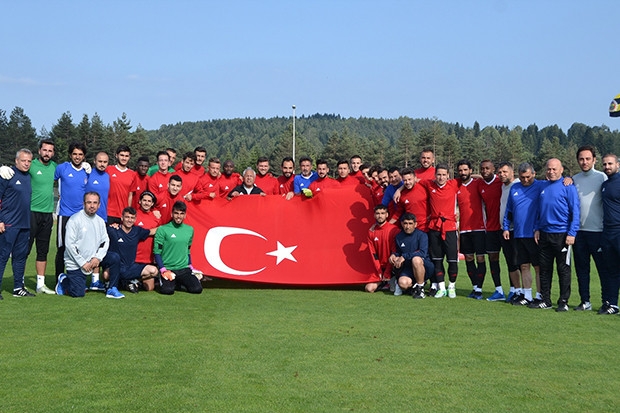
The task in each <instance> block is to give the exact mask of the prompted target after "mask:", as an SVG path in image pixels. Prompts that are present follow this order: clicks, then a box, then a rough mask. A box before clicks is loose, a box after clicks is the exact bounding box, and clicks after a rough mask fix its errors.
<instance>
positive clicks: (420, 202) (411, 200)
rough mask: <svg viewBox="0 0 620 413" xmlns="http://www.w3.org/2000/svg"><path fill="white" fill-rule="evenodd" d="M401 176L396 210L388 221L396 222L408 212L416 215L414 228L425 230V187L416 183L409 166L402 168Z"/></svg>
mask: <svg viewBox="0 0 620 413" xmlns="http://www.w3.org/2000/svg"><path fill="white" fill-rule="evenodd" d="M402 177H403V186H402V189H401V192H400V197H399V199H398V203H397V204H396V212H395V213H394V215H392V218H391V219H390V223H392V224H396V223H397V222H398V220H399V219H400V217H401V216H402V215H403V214H404V213H406V212H409V213H411V214H413V215H415V216H416V229H418V230H420V231H422V232H427V231H428V222H427V221H428V193H427V192H426V188H424V186H422V185H419V184H418V183H417V182H418V180H417V179H416V175H415V172H414V170H413V169H411V168H404V169H403V170H402ZM418 217H419V218H418Z"/></svg>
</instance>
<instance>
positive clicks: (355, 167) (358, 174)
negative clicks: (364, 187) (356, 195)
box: [349, 155, 366, 184]
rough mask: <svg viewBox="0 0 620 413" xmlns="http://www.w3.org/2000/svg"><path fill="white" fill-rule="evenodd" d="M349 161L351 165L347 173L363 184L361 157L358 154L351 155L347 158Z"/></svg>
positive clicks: (364, 179) (364, 181)
mask: <svg viewBox="0 0 620 413" xmlns="http://www.w3.org/2000/svg"><path fill="white" fill-rule="evenodd" d="M349 163H350V165H351V172H350V173H349V175H350V176H351V177H352V178H355V179H357V180H358V181H359V183H360V184H365V183H366V177H364V173H363V171H362V157H361V156H359V155H353V156H352V157H351V159H349Z"/></svg>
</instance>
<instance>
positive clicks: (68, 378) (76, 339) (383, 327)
mask: <svg viewBox="0 0 620 413" xmlns="http://www.w3.org/2000/svg"><path fill="white" fill-rule="evenodd" d="M51 256H52V255H50V257H51ZM28 268H29V270H28V274H31V275H30V276H28V277H27V280H26V285H27V287H28V288H30V289H31V290H33V289H34V285H35V280H34V276H32V274H34V271H33V263H29V267H28ZM460 271H461V272H460V274H461V275H460V280H459V281H458V282H457V287H458V294H459V296H458V297H457V298H456V299H454V300H450V299H448V298H444V299H441V300H438V299H434V298H426V299H425V300H415V301H414V300H412V299H411V297H409V296H402V297H394V296H391V295H386V294H383V293H375V294H367V293H364V292H362V288H356V287H346V288H340V289H314V290H306V289H286V288H269V287H265V286H255V285H248V284H240V283H232V282H227V281H217V280H216V281H213V282H212V283H210V285H209V287H208V288H207V289H206V290H205V291H204V292H203V294H202V295H199V296H192V295H189V294H186V293H176V294H175V295H174V296H171V297H167V296H161V295H159V294H157V293H154V292H151V293H146V292H141V293H140V294H138V295H131V294H129V293H126V295H127V297H126V298H125V299H123V300H111V299H106V298H105V296H104V295H103V294H102V293H92V292H91V293H87V295H86V297H85V298H83V299H72V298H69V297H58V296H44V295H39V296H37V297H36V298H32V299H29V298H14V297H12V296H11V294H10V291H11V289H12V285H13V284H12V282H13V280H12V277H11V275H12V272H11V270H10V268H7V274H6V276H5V280H4V283H3V286H2V287H3V289H2V291H3V295H4V297H5V299H4V301H2V302H0V323H1V324H0V325H1V326H2V332H1V337H2V339H1V345H2V350H1V354H0V381H1V386H0V387H1V390H0V411H2V412H67V411H97V412H99V411H114V412H118V411H137V412H140V411H144V412H152V411H169V412H181V411H185V412H190V411H192V412H193V411H196V412H198V411H212V412H220V411H230V412H245V411H248V412H275V411H277V412H308V411H318V412H322V411H385V412H390V411H391V412H393V411H399V412H400V411H455V410H457V411H500V410H507V411H552V412H573V411H574V412H577V411H589V412H608V411H616V410H617V409H618V405H619V404H620V402H619V400H620V399H619V398H618V394H617V393H616V392H617V389H618V386H619V385H620V380H619V379H618V367H619V366H620V358H619V357H618V351H617V346H618V342H619V341H620V317H618V316H598V315H597V314H596V311H591V312H586V313H578V312H575V311H572V310H571V311H570V312H569V313H556V312H555V311H546V310H531V309H528V308H515V307H513V306H510V305H508V304H503V303H491V302H487V301H486V300H485V301H475V300H471V299H467V298H465V296H466V295H467V294H468V293H469V290H470V289H469V280H468V279H467V276H466V275H465V269H464V265H462V266H461V268H460ZM48 273H51V270H50V269H48ZM595 278H596V276H595ZM52 280H53V276H48V285H50V286H51V285H52V284H53V281H52ZM503 280H505V281H506V282H507V275H506V274H505V273H504V274H503ZM485 284H486V289H485V296H488V295H489V294H490V292H491V291H490V290H491V289H492V287H491V285H492V282H491V280H490V279H488V280H487V281H486V283H485ZM576 285H577V284H576V280H574V284H573V296H572V299H571V302H570V304H571V306H574V305H576V304H578V303H579V299H578V296H577V293H576V289H577V288H576ZM592 287H593V288H592V290H593V291H592V297H593V299H592V300H593V302H594V306H595V309H598V307H599V306H600V303H598V301H599V299H598V297H599V296H600V289H599V287H598V280H597V279H594V280H593V282H592ZM553 289H554V291H555V292H556V293H557V290H558V286H557V280H555V279H554V285H553ZM554 300H555V298H554Z"/></svg>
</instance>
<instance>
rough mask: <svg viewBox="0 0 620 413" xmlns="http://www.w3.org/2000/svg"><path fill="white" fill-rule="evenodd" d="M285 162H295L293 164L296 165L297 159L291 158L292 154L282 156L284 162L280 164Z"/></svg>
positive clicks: (282, 164)
mask: <svg viewBox="0 0 620 413" xmlns="http://www.w3.org/2000/svg"><path fill="white" fill-rule="evenodd" d="M284 162H293V166H295V159H293V158H291V157H290V156H285V157H284V158H282V163H281V164H280V166H284Z"/></svg>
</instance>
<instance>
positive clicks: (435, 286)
mask: <svg viewBox="0 0 620 413" xmlns="http://www.w3.org/2000/svg"><path fill="white" fill-rule="evenodd" d="M431 288H434V289H436V290H438V289H439V286H438V285H437V283H432V284H431Z"/></svg>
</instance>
